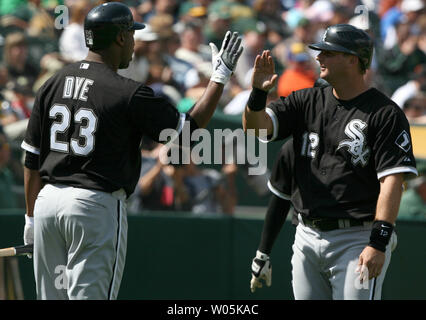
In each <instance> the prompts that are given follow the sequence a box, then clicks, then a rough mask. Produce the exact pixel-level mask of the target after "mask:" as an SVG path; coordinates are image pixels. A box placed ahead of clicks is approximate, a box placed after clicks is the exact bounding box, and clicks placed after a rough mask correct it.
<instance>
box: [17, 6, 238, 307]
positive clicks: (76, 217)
mask: <svg viewBox="0 0 426 320" xmlns="http://www.w3.org/2000/svg"><path fill="white" fill-rule="evenodd" d="M143 27H144V25H143V24H140V23H137V22H134V21H133V17H132V14H131V12H130V10H129V8H128V7H127V6H126V5H124V4H121V3H118V2H109V3H105V4H102V5H100V6H97V7H95V8H94V9H92V10H91V11H90V12H89V13H88V15H87V16H86V19H85V23H84V33H85V39H86V45H87V46H88V47H89V49H90V50H89V53H88V55H87V57H86V59H85V60H83V61H80V62H76V63H73V64H70V65H68V66H66V67H65V68H63V69H62V70H61V71H59V72H58V73H57V74H56V75H54V76H53V77H52V78H50V79H49V80H47V81H46V83H45V84H44V85H43V86H42V87H41V89H40V90H39V91H38V93H37V96H36V102H35V105H34V109H33V112H32V114H31V118H30V121H29V124H28V129H27V132H26V136H25V139H24V141H23V143H22V148H23V149H24V150H25V151H26V159H25V168H24V170H25V193H26V207H27V212H26V216H25V218H26V225H25V229H24V241H25V243H26V244H27V243H32V242H33V241H34V273H35V279H36V289H37V297H38V298H39V299H115V298H117V294H118V289H119V286H120V282H121V278H122V272H123V268H124V261H125V254H126V241H127V220H126V207H125V200H126V198H127V197H128V196H129V195H130V194H131V193H132V192H133V191H134V188H135V185H136V183H137V181H138V177H139V172H140V165H141V155H140V151H139V145H140V142H141V138H142V136H143V135H148V136H149V137H150V138H152V139H153V140H155V141H159V136H160V132H161V131H162V130H163V129H166V128H171V129H175V130H176V132H178V133H179V132H181V131H182V128H183V126H187V125H190V130H191V131H193V130H195V129H197V128H201V127H205V126H206V124H207V123H208V121H209V119H210V118H211V116H212V114H213V112H214V110H215V107H216V105H217V103H218V100H219V98H220V96H221V94H222V91H223V86H224V84H226V83H227V81H228V80H229V78H230V76H231V74H232V71H233V70H234V68H235V65H236V63H237V61H238V58H239V56H240V55H241V52H242V47H241V39H240V37H239V36H238V34H237V33H233V34H231V32H228V33H227V34H226V36H225V39H224V41H223V44H222V48H221V50H220V51H218V50H217V48H216V47H215V46H214V45H211V47H212V63H213V68H214V69H213V73H212V77H211V79H210V82H209V84H208V87H207V88H206V90H205V92H204V95H203V96H202V97H201V98H200V100H199V101H198V102H197V103H196V104H195V106H194V107H193V108H192V109H191V110H190V111H189V112H188V113H186V114H180V113H179V112H178V111H177V110H176V108H175V107H174V106H172V105H171V104H170V103H169V102H168V101H166V100H165V99H163V98H160V97H156V96H154V94H153V91H152V89H150V88H149V87H147V86H144V85H143V84H141V83H138V82H135V81H132V80H130V79H126V78H123V77H121V76H119V75H118V74H117V69H121V68H126V67H127V66H128V64H129V61H130V60H131V57H132V53H133V47H134V40H133V34H134V30H136V29H142V28H143ZM159 142H164V141H159ZM33 216H34V218H33ZM33 238H34V239H33Z"/></svg>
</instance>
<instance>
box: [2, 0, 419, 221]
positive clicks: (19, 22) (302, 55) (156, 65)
mask: <svg viewBox="0 0 426 320" xmlns="http://www.w3.org/2000/svg"><path fill="white" fill-rule="evenodd" d="M102 2H106V1H99V0H28V1H27V0H7V1H0V61H1V64H0V208H8V207H14V206H17V207H20V206H21V207H22V206H23V200H22V198H23V194H22V192H21V193H20V192H19V191H17V192H16V190H15V189H13V190H15V191H13V190H12V188H11V187H9V186H10V185H22V184H23V172H22V165H21V156H22V154H21V152H20V149H19V146H20V143H21V141H22V139H23V135H24V133H25V129H26V126H27V122H28V118H29V117H30V115H31V110H32V106H33V104H34V97H35V93H36V92H37V90H38V89H39V88H40V87H41V85H42V84H43V83H44V81H46V80H47V79H48V78H49V77H50V76H51V75H53V74H54V73H55V72H56V71H58V70H60V69H61V68H62V67H63V66H65V65H66V64H68V63H71V62H74V61H78V60H81V59H84V58H85V56H86V54H87V52H88V49H87V48H86V46H85V41H84V35H83V24H84V17H85V16H86V14H87V13H88V11H89V10H90V9H91V8H93V7H94V6H96V5H98V4H100V3H102ZM122 2H124V3H126V4H127V5H128V6H130V7H131V10H132V12H133V15H134V19H135V20H136V21H139V22H144V23H145V24H146V25H147V27H146V28H145V29H143V30H137V31H136V32H135V36H134V38H135V50H134V56H133V60H132V61H131V63H130V65H129V67H128V68H127V69H124V70H119V73H120V74H121V75H122V76H125V77H129V78H132V79H134V80H136V81H140V82H143V83H145V84H147V85H149V86H151V87H152V88H153V90H154V92H155V94H157V95H161V96H164V97H165V98H167V99H169V100H170V101H171V102H172V103H173V104H174V105H176V108H177V109H178V110H179V111H181V112H185V111H187V110H189V109H190V108H191V107H192V105H193V104H194V103H195V101H197V100H198V98H199V97H200V95H201V94H202V93H203V91H204V88H205V87H206V85H207V83H208V81H209V78H210V74H211V52H210V47H209V45H208V44H209V43H210V42H213V43H214V44H216V46H217V47H219V48H220V46H221V40H222V39H223V37H224V35H225V32H226V31H227V30H233V31H238V32H239V33H240V34H241V35H242V37H243V45H244V48H245V50H244V52H243V55H242V56H241V58H240V60H239V63H238V65H237V69H236V70H235V72H234V74H235V76H234V77H232V80H231V81H230V83H229V84H228V85H227V86H226V87H225V90H224V94H223V96H222V98H221V101H220V105H219V106H218V109H219V112H222V113H223V114H225V115H229V117H231V116H233V115H238V114H241V113H242V111H243V110H244V107H245V105H246V102H247V100H248V97H249V94H250V90H251V73H252V67H253V62H254V59H255V57H256V55H257V54H259V53H261V52H262V50H264V49H269V50H271V52H272V56H273V59H274V61H275V67H276V69H275V71H276V73H277V74H278V75H279V81H278V84H277V86H276V88H275V90H274V91H273V92H270V95H269V99H275V98H276V97H278V96H287V95H288V94H289V93H291V92H292V91H294V90H298V89H302V88H307V87H311V86H313V84H314V82H315V80H316V79H317V78H318V74H319V70H318V64H317V62H316V61H315V57H316V54H317V52H315V51H311V50H310V49H308V48H307V44H309V43H312V42H315V41H317V40H319V39H320V37H321V36H322V34H323V32H324V30H325V28H327V27H328V26H330V25H333V24H338V23H349V24H352V25H355V26H356V27H358V28H361V29H364V30H366V31H367V32H368V33H369V34H370V35H371V37H372V38H373V40H374V43H375V52H374V57H373V63H372V67H371V69H370V70H369V71H368V72H367V74H366V77H367V79H368V81H369V83H370V85H371V86H374V87H376V88H378V89H379V90H381V91H383V92H384V93H385V94H386V95H388V96H389V97H391V98H392V99H393V100H394V101H395V102H396V103H397V104H398V106H399V107H400V108H401V109H402V110H403V111H404V112H405V114H406V116H407V118H408V119H409V121H410V123H413V124H426V9H425V4H426V3H425V0H220V1H211V0H123V1H122ZM158 150H159V147H158V145H156V144H155V143H154V142H152V141H145V142H144V143H143V144H142V151H141V152H142V157H143V166H142V170H141V179H140V182H139V184H138V186H137V189H136V191H135V194H134V195H133V196H132V198H131V199H130V200H131V208H133V211H134V212H140V211H141V210H142V209H149V210H163V211H164V210H186V211H192V212H194V213H199V214H202V213H205V212H208V213H219V214H231V215H232V214H233V213H234V211H235V206H236V205H237V204H238V197H239V196H241V195H238V192H237V190H236V187H235V177H236V173H237V172H238V171H239V170H244V168H240V167H239V166H237V165H235V164H226V165H223V166H222V168H220V169H211V168H200V167H198V166H196V165H195V164H193V163H191V164H189V165H184V166H167V165H163V164H162V163H161V161H159V156H158ZM422 181H423V185H422V184H421V183H420V182H418V183H417V184H416V185H415V187H413V190H423V192H418V193H417V194H418V197H419V199H420V203H422V204H423V208H421V209H419V210H420V211H421V212H419V213H418V215H422V216H424V217H426V209H425V208H426V194H425V192H424V189H425V185H426V182H425V181H424V179H423V180H422ZM419 185H420V187H419ZM422 188H423V189H422ZM416 192H417V191H416ZM15 196H16V201H15V200H14V199H13V198H14V197H15Z"/></svg>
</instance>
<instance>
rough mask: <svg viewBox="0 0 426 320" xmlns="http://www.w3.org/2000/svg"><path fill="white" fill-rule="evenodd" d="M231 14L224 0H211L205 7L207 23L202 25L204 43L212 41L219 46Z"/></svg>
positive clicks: (229, 23) (230, 20) (228, 28)
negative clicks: (206, 7)
mask: <svg viewBox="0 0 426 320" xmlns="http://www.w3.org/2000/svg"><path fill="white" fill-rule="evenodd" d="M231 23H232V16H231V10H230V6H229V4H228V3H227V2H226V1H212V3H211V4H210V5H209V7H208V9H207V23H206V24H205V25H204V27H203V35H204V39H205V40H204V41H205V43H210V42H212V43H214V44H215V45H216V47H218V48H220V46H221V45H222V39H223V37H224V36H225V33H226V31H228V30H230V28H231Z"/></svg>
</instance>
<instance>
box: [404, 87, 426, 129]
mask: <svg viewBox="0 0 426 320" xmlns="http://www.w3.org/2000/svg"><path fill="white" fill-rule="evenodd" d="M402 110H403V111H404V113H405V116H406V117H407V120H408V121H409V122H410V123H412V124H426V93H419V94H418V95H416V96H414V97H412V98H410V99H408V100H407V101H405V103H404V106H403V108H402Z"/></svg>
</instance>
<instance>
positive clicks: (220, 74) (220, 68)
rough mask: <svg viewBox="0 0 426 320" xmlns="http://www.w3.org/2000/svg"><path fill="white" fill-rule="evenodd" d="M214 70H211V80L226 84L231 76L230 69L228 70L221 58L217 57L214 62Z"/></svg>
mask: <svg viewBox="0 0 426 320" xmlns="http://www.w3.org/2000/svg"><path fill="white" fill-rule="evenodd" d="M214 67H215V70H213V73H212V76H211V78H210V80H211V81H214V82H218V83H222V84H224V85H225V84H226V83H227V82H228V81H229V79H230V78H231V76H232V70H229V69H228V67H227V66H226V65H225V63H224V62H223V61H222V59H220V58H218V60H217V61H216V63H215V64H214Z"/></svg>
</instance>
